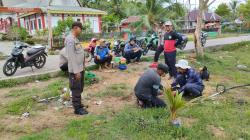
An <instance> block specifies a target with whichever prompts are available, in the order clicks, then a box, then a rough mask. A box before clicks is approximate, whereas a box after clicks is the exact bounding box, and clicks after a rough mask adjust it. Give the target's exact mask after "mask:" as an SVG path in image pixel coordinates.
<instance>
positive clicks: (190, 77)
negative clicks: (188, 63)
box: [171, 69, 204, 92]
mask: <svg viewBox="0 0 250 140" xmlns="http://www.w3.org/2000/svg"><path fill="white" fill-rule="evenodd" d="M179 76H185V78H184V80H183V81H178V80H177V79H178V77H179ZM177 79H175V81H174V82H173V83H172V85H171V86H172V87H176V86H177V85H180V89H179V92H182V91H183V90H184V88H185V85H186V84H189V83H190V84H196V85H200V86H204V85H203V82H202V79H201V77H200V74H199V73H197V72H196V71H195V70H194V69H188V71H187V72H186V73H185V74H180V73H178V74H177Z"/></svg>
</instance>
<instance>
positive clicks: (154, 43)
mask: <svg viewBox="0 0 250 140" xmlns="http://www.w3.org/2000/svg"><path fill="white" fill-rule="evenodd" d="M158 41H159V38H158V36H157V35H156V34H152V35H151V36H150V37H144V38H141V39H139V42H140V43H139V44H140V47H141V48H142V49H143V55H146V54H147V53H148V51H149V50H153V51H155V50H156V49H157V47H158Z"/></svg>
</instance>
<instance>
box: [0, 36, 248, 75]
mask: <svg viewBox="0 0 250 140" xmlns="http://www.w3.org/2000/svg"><path fill="white" fill-rule="evenodd" d="M241 41H250V35H244V36H238V37H229V38H219V39H212V40H208V41H207V44H206V47H211V46H216V45H224V44H232V43H236V42H241ZM3 46H6V47H3ZM8 46H12V43H10V42H0V51H1V52H3V53H5V54H10V52H11V47H8ZM185 49H186V50H190V49H194V43H193V42H188V43H187V46H186V48H185ZM149 54H151V55H152V54H154V52H150V53H149ZM4 62H5V61H0V79H2V78H6V76H5V75H4V74H3V73H2V69H3V65H4ZM58 63H59V56H58V55H51V56H49V57H48V58H47V63H46V64H45V66H44V68H42V69H39V70H38V69H36V68H34V71H32V70H31V68H29V67H28V68H24V69H18V70H17V72H16V73H15V75H14V76H23V75H30V74H40V73H44V72H49V71H54V70H57V69H58Z"/></svg>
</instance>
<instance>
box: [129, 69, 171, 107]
mask: <svg viewBox="0 0 250 140" xmlns="http://www.w3.org/2000/svg"><path fill="white" fill-rule="evenodd" d="M166 73H168V66H167V65H165V64H158V66H157V69H156V70H155V69H151V68H149V69H148V70H147V71H146V72H145V73H144V74H143V75H142V76H141V77H140V79H139V81H138V82H137V84H136V86H135V89H134V91H135V96H136V97H137V101H138V104H139V105H140V106H141V107H143V108H150V107H166V104H165V102H164V101H163V100H161V99H160V98H158V97H157V96H158V95H160V94H161V92H160V91H161V89H163V86H162V85H161V76H162V77H164V76H165V75H166Z"/></svg>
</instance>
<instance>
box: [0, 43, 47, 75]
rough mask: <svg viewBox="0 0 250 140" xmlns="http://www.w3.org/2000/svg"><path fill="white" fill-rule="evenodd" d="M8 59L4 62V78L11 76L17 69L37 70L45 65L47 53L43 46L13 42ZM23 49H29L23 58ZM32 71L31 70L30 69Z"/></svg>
mask: <svg viewBox="0 0 250 140" xmlns="http://www.w3.org/2000/svg"><path fill="white" fill-rule="evenodd" d="M14 45H15V47H14V48H13V50H12V52H11V55H10V57H9V58H8V59H7V60H6V62H5V64H4V66H3V73H4V74H5V75H6V76H12V75H13V74H15V72H16V71H17V68H19V67H21V69H22V68H25V67H31V68H32V66H35V67H36V68H37V69H40V68H42V67H43V66H44V65H45V63H46V56H48V55H47V53H46V52H45V49H46V47H44V46H32V47H30V46H28V45H27V44H25V43H22V42H18V41H17V42H15V43H14ZM25 48H31V49H30V50H28V51H27V56H26V57H24V55H23V51H24V49H25ZM32 70H33V68H32Z"/></svg>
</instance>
